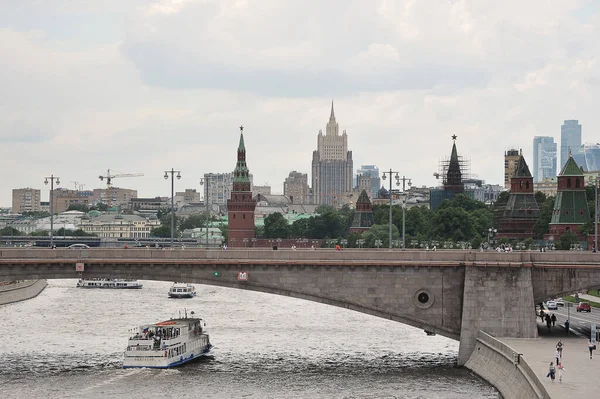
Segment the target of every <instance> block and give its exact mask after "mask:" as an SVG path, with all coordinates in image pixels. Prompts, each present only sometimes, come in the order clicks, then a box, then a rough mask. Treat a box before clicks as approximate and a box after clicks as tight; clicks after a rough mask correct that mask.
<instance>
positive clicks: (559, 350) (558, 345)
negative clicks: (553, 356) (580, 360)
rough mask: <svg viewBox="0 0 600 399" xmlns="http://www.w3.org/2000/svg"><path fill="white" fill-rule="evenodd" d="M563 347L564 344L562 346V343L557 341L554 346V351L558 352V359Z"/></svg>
mask: <svg viewBox="0 0 600 399" xmlns="http://www.w3.org/2000/svg"><path fill="white" fill-rule="evenodd" d="M564 346H565V344H563V342H562V341H561V340H560V339H559V340H558V343H557V344H556V351H557V352H558V357H560V358H561V359H562V352H563V347H564Z"/></svg>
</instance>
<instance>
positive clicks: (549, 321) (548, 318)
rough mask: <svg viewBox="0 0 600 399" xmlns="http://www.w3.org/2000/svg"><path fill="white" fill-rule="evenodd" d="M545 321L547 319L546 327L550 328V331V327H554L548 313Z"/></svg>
mask: <svg viewBox="0 0 600 399" xmlns="http://www.w3.org/2000/svg"><path fill="white" fill-rule="evenodd" d="M545 319H546V325H547V326H548V330H549V329H550V327H551V326H552V319H550V315H549V314H548V313H546V316H545Z"/></svg>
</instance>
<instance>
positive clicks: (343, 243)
mask: <svg viewBox="0 0 600 399" xmlns="http://www.w3.org/2000/svg"><path fill="white" fill-rule="evenodd" d="M340 244H341V245H342V248H344V245H346V244H348V240H347V239H345V238H342V239H341V240H340Z"/></svg>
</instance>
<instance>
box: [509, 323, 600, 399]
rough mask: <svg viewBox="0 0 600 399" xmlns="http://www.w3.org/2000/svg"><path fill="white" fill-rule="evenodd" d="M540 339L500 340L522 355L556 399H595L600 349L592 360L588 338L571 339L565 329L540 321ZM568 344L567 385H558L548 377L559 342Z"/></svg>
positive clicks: (564, 358) (565, 351)
mask: <svg viewBox="0 0 600 399" xmlns="http://www.w3.org/2000/svg"><path fill="white" fill-rule="evenodd" d="M537 324H538V333H539V338H534V339H521V338H498V339H499V340H500V341H502V342H503V343H505V344H506V345H508V346H510V347H511V348H512V349H514V350H515V351H517V352H519V353H522V354H523V355H522V358H523V360H525V361H526V362H527V364H528V365H529V367H530V368H531V369H532V370H533V372H534V373H535V374H536V375H537V376H538V378H539V380H540V381H542V383H543V384H544V386H545V387H546V389H547V391H548V393H549V394H550V396H551V398H552V399H563V398H564V399H567V398H573V397H588V396H591V397H595V396H596V394H597V392H598V388H599V387H600V382H599V380H598V376H600V348H598V349H599V350H597V351H594V353H593V359H590V355H589V350H588V347H587V345H588V337H577V336H574V335H573V334H570V335H569V336H567V334H566V331H565V329H564V326H562V325H561V326H556V327H552V328H551V329H550V331H548V328H547V327H546V325H545V324H543V323H542V322H541V321H540V319H539V318H537ZM559 339H560V340H562V342H563V343H564V347H563V356H562V363H563V366H564V367H565V373H564V376H563V382H562V383H559V382H558V376H557V379H556V380H555V382H554V383H552V382H551V380H550V378H546V374H548V367H549V365H550V362H555V358H554V355H555V353H556V343H557V342H558V340H559Z"/></svg>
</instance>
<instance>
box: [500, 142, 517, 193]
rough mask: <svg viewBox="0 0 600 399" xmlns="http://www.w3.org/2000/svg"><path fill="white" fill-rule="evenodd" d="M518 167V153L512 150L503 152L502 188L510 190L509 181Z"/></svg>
mask: <svg viewBox="0 0 600 399" xmlns="http://www.w3.org/2000/svg"><path fill="white" fill-rule="evenodd" d="M518 165H519V151H518V150H515V149H512V150H508V151H505V152H504V188H506V189H509V188H510V179H511V178H512V177H513V176H514V175H515V171H516V170H517V166H518Z"/></svg>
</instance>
